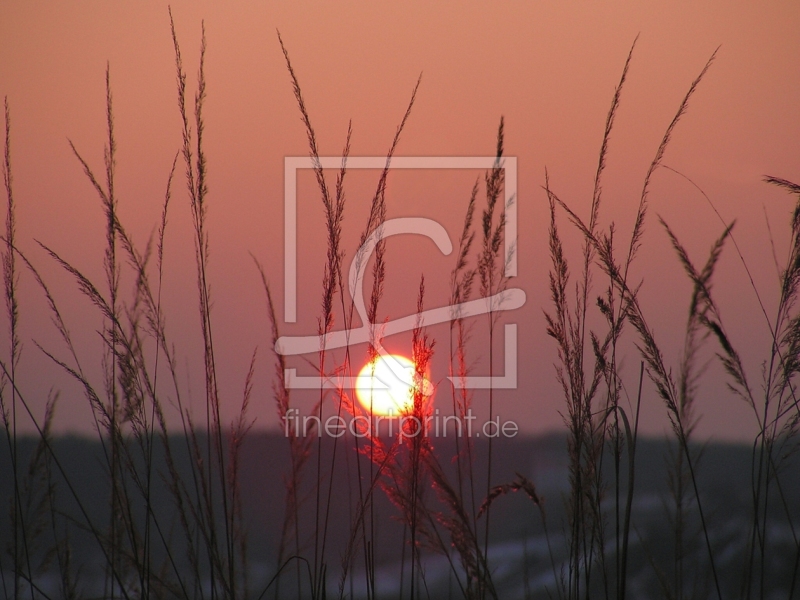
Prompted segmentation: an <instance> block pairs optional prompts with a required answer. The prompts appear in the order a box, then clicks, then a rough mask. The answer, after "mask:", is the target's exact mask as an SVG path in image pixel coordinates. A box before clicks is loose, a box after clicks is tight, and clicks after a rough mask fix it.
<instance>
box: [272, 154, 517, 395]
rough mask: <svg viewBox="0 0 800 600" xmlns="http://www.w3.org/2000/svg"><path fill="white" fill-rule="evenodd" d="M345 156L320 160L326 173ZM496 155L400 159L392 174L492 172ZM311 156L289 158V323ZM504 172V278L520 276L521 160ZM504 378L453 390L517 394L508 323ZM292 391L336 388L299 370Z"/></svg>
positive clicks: (376, 165)
mask: <svg viewBox="0 0 800 600" xmlns="http://www.w3.org/2000/svg"><path fill="white" fill-rule="evenodd" d="M342 159H343V157H341V156H320V157H319V163H320V165H321V166H322V168H323V169H335V170H338V169H340V168H341V165H342ZM496 161H497V157H494V156H436V157H430V156H398V157H393V158H392V159H391V163H390V165H389V168H390V169H471V170H475V169H483V170H488V169H493V168H495V166H496ZM314 166H315V165H314V160H313V159H312V158H311V157H310V156H287V157H285V158H284V177H283V182H284V322H285V323H296V322H297V171H298V170H300V169H313V168H314ZM385 167H386V157H383V156H350V157H348V158H347V169H348V170H350V169H381V170H382V169H384V168H385ZM500 168H501V169H503V174H504V176H505V177H504V186H503V189H504V199H503V200H504V201H503V206H504V207H505V219H506V220H505V231H504V234H505V235H504V254H505V257H504V258H505V260H504V263H505V265H506V268H505V276H506V277H508V278H511V277H516V276H517V158H516V157H515V156H511V157H503V158H502V159H501V162H500ZM504 338H505V342H504V346H505V352H504V354H505V361H504V362H505V373H504V375H503V376H500V377H494V376H493V377H476V376H469V377H465V378H463V379H462V378H459V377H448V379H450V380H451V382H452V383H453V385H454V386H456V387H458V388H470V389H489V388H493V389H514V388H516V386H517V347H516V342H517V326H516V324H514V323H507V324H506V325H505V327H504ZM286 379H287V381H286V383H287V387H288V388H295V389H297V388H299V389H319V387H320V386H324V387H334V386H333V384H332V382H331V381H329V380H327V379H325V378H322V377H302V376H298V375H297V370H296V369H286Z"/></svg>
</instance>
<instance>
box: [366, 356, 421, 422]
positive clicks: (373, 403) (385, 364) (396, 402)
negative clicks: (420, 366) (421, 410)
mask: <svg viewBox="0 0 800 600" xmlns="http://www.w3.org/2000/svg"><path fill="white" fill-rule="evenodd" d="M422 393H423V395H424V396H430V395H431V394H432V393H433V384H431V382H430V381H428V379H427V378H423V380H422ZM356 396H357V397H358V401H359V402H360V403H361V406H363V407H364V408H365V409H366V410H367V412H372V414H373V415H383V416H395V417H398V416H401V415H402V414H408V413H410V412H411V411H412V410H413V408H414V363H413V362H412V361H411V360H409V359H408V358H406V357H405V356H401V355H399V354H385V355H378V356H377V357H376V358H375V359H374V360H373V361H371V362H368V363H367V364H366V365H364V368H362V369H361V372H360V373H359V374H358V377H357V378H356Z"/></svg>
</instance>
